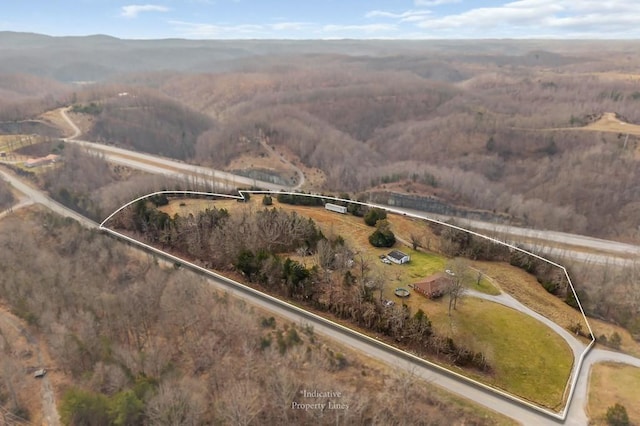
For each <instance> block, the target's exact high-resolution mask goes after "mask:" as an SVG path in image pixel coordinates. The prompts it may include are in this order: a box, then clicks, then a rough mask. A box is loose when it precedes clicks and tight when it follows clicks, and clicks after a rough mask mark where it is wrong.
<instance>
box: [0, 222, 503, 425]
mask: <svg viewBox="0 0 640 426" xmlns="http://www.w3.org/2000/svg"><path fill="white" fill-rule="evenodd" d="M0 231H2V232H0V242H1V246H2V247H13V250H6V251H5V253H4V254H3V256H2V260H1V261H0V264H1V266H2V268H3V269H4V270H7V271H11V273H10V274H2V276H0V289H1V294H2V300H1V302H2V303H3V304H5V306H8V307H9V308H10V309H11V310H12V311H13V312H14V314H15V316H17V317H19V318H21V319H22V320H23V321H18V320H17V318H16V317H15V316H13V315H10V316H9V315H5V314H4V312H5V311H3V310H2V309H0V330H3V334H0V349H4V350H5V351H6V353H8V354H10V355H9V356H5V357H3V365H4V367H5V368H3V369H0V378H1V380H0V395H3V396H5V395H6V397H3V398H2V399H1V400H0V409H2V411H3V412H4V411H5V409H6V410H7V411H12V412H15V413H19V415H20V417H22V418H27V419H29V418H30V419H32V420H33V421H38V420H39V419H41V412H40V404H39V402H40V401H38V400H37V399H36V400H34V399H33V391H34V387H35V388H36V389H37V386H35V385H34V383H33V381H34V380H36V379H34V378H33V377H31V375H30V374H29V375H28V376H26V372H25V371H24V364H32V363H36V362H37V361H36V360H35V354H33V353H30V354H25V353H23V354H22V358H20V357H19V356H14V355H13V354H11V351H10V350H9V346H8V345H11V344H13V343H14V341H13V340H11V339H10V337H11V336H13V332H11V333H10V332H9V331H10V327H9V328H7V332H6V333H4V328H5V324H6V323H5V320H7V321H11V323H17V324H19V325H20V326H21V327H25V328H26V329H28V331H29V333H31V334H33V335H34V336H35V337H38V338H39V339H40V341H41V345H42V347H43V348H45V347H46V349H47V353H48V355H49V356H50V359H49V358H47V361H48V364H47V368H48V370H49V372H48V373H47V380H49V381H50V382H51V384H52V387H53V391H54V395H55V400H56V402H57V406H58V411H59V413H60V416H61V418H62V421H63V423H69V422H71V423H73V424H79V423H80V424H87V423H90V424H94V425H108V424H114V423H115V422H116V420H117V419H126V424H137V425H146V424H149V425H151V424H154V425H155V424H175V423H176V417H177V418H179V419H180V424H185V423H186V424H207V423H210V422H213V421H215V422H216V423H219V424H225V425H226V424H229V425H232V424H239V423H242V424H249V423H251V424H278V423H280V424H307V423H314V424H327V425H328V424H336V422H338V424H354V423H380V424H393V423H398V422H401V421H410V422H411V423H413V424H435V423H440V422H447V423H449V420H450V419H456V423H455V424H460V425H462V424H468V423H470V422H471V423H473V424H477V425H489V424H510V423H508V421H505V419H504V418H502V417H499V416H496V415H495V414H492V413H490V412H487V411H485V410H481V409H478V408H476V407H474V406H472V405H471V404H470V403H469V402H466V401H461V400H459V399H454V398H452V397H450V396H447V395H444V394H443V393H442V392H441V391H439V390H437V389H436V388H434V387H432V386H430V385H428V384H425V383H424V382H422V381H420V380H418V379H416V378H415V377H412V376H411V375H399V374H397V373H395V372H393V371H390V369H389V368H388V367H386V366H384V365H381V364H378V363H373V362H371V360H369V359H368V358H366V357H362V356H361V355H357V354H355V353H354V352H352V351H350V350H349V349H347V348H343V347H341V346H339V345H338V344H336V343H334V342H331V341H327V340H325V339H324V338H323V337H322V336H318V335H316V334H315V333H314V332H313V329H312V328H311V327H302V326H300V325H298V324H289V323H287V322H285V321H284V320H282V319H280V318H275V317H270V316H269V314H267V313H264V312H261V311H258V310H255V309H254V308H252V307H250V306H247V305H246V303H242V302H240V301H238V300H236V299H235V298H234V297H233V296H231V295H229V294H223V293H221V292H219V291H217V290H215V289H214V288H213V287H212V286H211V285H210V284H209V283H208V282H207V281H205V280H204V279H203V278H202V277H200V276H198V275H195V274H193V273H189V272H187V271H184V270H176V269H175V268H173V267H172V266H170V267H167V268H165V267H162V266H159V265H158V264H157V263H155V262H154V261H153V259H152V258H151V257H148V256H147V255H146V254H142V253H139V252H136V251H134V250H132V249H129V248H127V247H126V246H124V245H122V244H120V243H118V242H116V241H114V240H112V239H110V238H108V237H106V236H104V235H100V234H97V233H95V232H93V231H88V230H85V229H82V228H80V227H79V226H78V225H77V224H75V223H73V222H69V221H66V220H63V219H62V218H60V217H57V216H55V215H52V214H49V213H44V212H42V211H37V210H30V211H29V212H28V213H27V214H26V215H22V216H20V217H18V216H13V217H11V218H5V219H3V220H2V221H0ZM54 269H55V271H56V273H55V274H53V275H49V274H47V273H46V272H45V271H52V270H54ZM16 278H19V280H20V282H21V285H20V286H16V285H15V284H16ZM26 295H29V297H25V296H26ZM16 342H17V341H16ZM292 367H293V368H292ZM25 376H26V379H25ZM25 380H29V381H30V382H28V383H25ZM12 389H13V390H14V391H15V392H14V393H12V392H11V390H12ZM304 389H322V390H325V389H331V390H333V391H335V392H340V393H341V395H342V396H341V397H340V398H339V400H335V401H333V402H335V403H340V404H346V405H347V406H348V409H347V408H342V409H339V410H327V411H326V412H325V411H319V410H302V409H299V410H294V409H292V408H291V407H292V402H296V403H325V404H326V403H327V399H326V398H307V399H305V398H304V397H300V396H299V395H300V391H301V390H304ZM370 389H376V391H375V392H370V391H369V390H370ZM425 395H427V396H426V397H425ZM424 416H428V418H429V421H428V422H427V423H424V421H423V419H424ZM118 421H119V420H118Z"/></svg>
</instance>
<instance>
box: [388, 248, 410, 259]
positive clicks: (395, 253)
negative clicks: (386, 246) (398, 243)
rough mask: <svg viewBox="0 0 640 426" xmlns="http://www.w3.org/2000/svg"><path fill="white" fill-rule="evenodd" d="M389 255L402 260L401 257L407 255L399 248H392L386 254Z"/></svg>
mask: <svg viewBox="0 0 640 426" xmlns="http://www.w3.org/2000/svg"><path fill="white" fill-rule="evenodd" d="M387 256H389V257H392V258H394V259H396V260H402V258H403V257H405V256H408V255H407V254H405V253H403V252H401V251H399V250H392V251H390V252H389V254H388V255H387Z"/></svg>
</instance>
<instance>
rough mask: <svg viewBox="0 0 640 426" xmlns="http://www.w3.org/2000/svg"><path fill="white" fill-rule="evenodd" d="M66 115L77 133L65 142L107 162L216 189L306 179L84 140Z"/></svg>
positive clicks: (276, 187)
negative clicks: (248, 172) (274, 178)
mask: <svg viewBox="0 0 640 426" xmlns="http://www.w3.org/2000/svg"><path fill="white" fill-rule="evenodd" d="M60 113H61V114H62V117H63V118H64V119H65V121H66V122H67V123H68V124H69V126H71V128H72V129H73V131H74V132H73V135H71V136H70V137H68V138H65V139H64V141H65V142H68V143H73V144H76V145H79V146H82V147H84V148H85V149H87V150H90V151H93V152H98V153H100V154H102V155H104V157H105V159H106V160H107V161H110V162H112V163H114V164H120V165H123V166H127V167H131V168H134V169H137V170H142V171H145V172H147V173H152V174H160V175H164V176H171V177H174V178H177V179H180V180H189V181H192V180H194V179H195V180H197V181H198V182H206V183H207V184H209V185H210V187H212V188H216V189H217V190H236V189H237V188H238V187H246V188H249V187H260V188H264V189H268V190H271V191H279V190H292V189H297V188H299V187H300V185H302V184H303V183H304V179H301V180H300V182H299V183H298V184H297V185H296V186H295V187H293V188H292V187H288V186H282V185H276V184H273V183H269V182H264V181H259V180H256V179H251V178H248V177H245V176H239V175H235V174H232V173H228V172H223V171H221V170H215V169H211V168H209V167H202V166H196V165H193V164H188V163H184V162H180V161H176V160H172V159H169V158H165V157H160V156H157V155H151V154H146V153H141V152H136V151H131V150H128V149H123V148H118V147H115V146H111V145H104V144H99V143H95V142H91V141H86V140H80V139H78V137H79V136H80V129H79V128H78V126H77V125H76V124H75V123H74V122H73V121H72V120H71V118H69V115H68V114H67V110H66V109H65V108H63V109H61V110H60ZM300 173H302V172H300Z"/></svg>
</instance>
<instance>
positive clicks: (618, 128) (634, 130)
mask: <svg viewBox="0 0 640 426" xmlns="http://www.w3.org/2000/svg"><path fill="white" fill-rule="evenodd" d="M583 129H584V130H593V131H596V132H614V133H622V134H629V135H636V136H640V125H637V124H631V123H625V122H624V121H622V120H620V119H619V118H617V117H616V115H615V114H614V113H612V112H605V113H604V114H602V117H601V118H600V119H599V120H598V121H595V122H593V123H591V124H588V125H587V126H585V127H583Z"/></svg>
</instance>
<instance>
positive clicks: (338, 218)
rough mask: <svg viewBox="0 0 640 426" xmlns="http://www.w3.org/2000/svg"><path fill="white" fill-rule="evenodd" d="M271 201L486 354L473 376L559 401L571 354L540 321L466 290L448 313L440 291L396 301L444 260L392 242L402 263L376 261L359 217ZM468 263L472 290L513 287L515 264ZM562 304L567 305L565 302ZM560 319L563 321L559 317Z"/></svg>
mask: <svg viewBox="0 0 640 426" xmlns="http://www.w3.org/2000/svg"><path fill="white" fill-rule="evenodd" d="M261 203H262V196H261V195H254V196H253V197H252V198H251V200H250V202H249V203H238V202H236V201H235V200H216V201H211V200H189V199H187V200H177V199H176V200H172V201H171V202H170V204H169V205H168V206H164V207H162V210H163V211H165V212H166V213H168V214H170V215H173V214H175V213H178V214H180V215H187V214H190V213H191V214H195V213H197V212H198V211H200V210H202V209H205V208H211V207H212V206H216V207H217V208H225V209H227V210H229V212H230V213H231V214H233V213H234V212H235V211H238V210H240V209H254V210H255V209H262V208H263V206H262V204H261ZM180 204H183V205H182V206H181V205H180ZM274 206H275V207H277V208H282V209H283V210H286V211H295V212H296V213H298V214H300V215H303V216H306V217H310V218H312V219H313V220H314V221H315V222H316V224H317V225H318V226H319V227H320V228H321V229H322V232H323V233H324V234H325V235H326V236H328V237H330V236H332V235H341V236H342V237H343V238H344V239H345V240H346V241H347V243H348V244H350V245H351V246H352V247H354V248H356V250H358V251H360V253H361V254H362V256H363V257H364V259H365V260H366V261H368V263H369V268H370V270H371V271H372V273H374V274H381V275H382V276H384V277H385V281H386V284H385V288H384V289H383V291H382V295H381V296H382V297H383V298H385V299H388V300H392V301H395V302H396V303H398V304H400V303H406V304H407V305H408V306H409V307H410V309H411V312H417V310H418V309H422V310H423V311H425V312H426V313H427V315H428V316H429V318H431V319H432V321H433V324H434V328H435V329H436V330H437V331H438V333H439V334H442V335H445V336H451V337H452V338H455V340H456V341H465V342H466V343H467V344H468V345H469V346H470V347H471V348H472V349H473V350H474V351H482V352H484V353H486V354H487V355H488V357H489V362H490V363H491V364H492V365H494V366H495V370H494V372H493V373H492V374H491V375H489V376H479V375H477V378H479V379H481V380H483V381H485V382H487V383H490V384H492V385H494V386H497V387H500V388H503V389H506V390H507V391H509V392H513V393H515V394H518V395H520V396H522V397H524V398H527V399H529V400H532V401H536V402H538V403H540V404H543V405H545V406H547V407H550V408H553V409H557V408H559V407H560V406H561V405H562V397H563V392H564V386H565V384H566V380H567V378H568V375H569V372H570V369H571V365H572V355H571V351H570V350H569V348H568V346H567V345H566V343H565V342H564V341H563V340H562V338H561V337H560V336H558V335H557V334H555V333H553V332H552V331H551V330H550V329H548V328H547V327H546V326H544V325H543V324H541V323H539V322H538V321H536V320H534V319H532V318H529V317H527V316H526V315H524V314H521V313H519V312H517V311H514V310H512V309H509V308H505V307H502V306H500V305H497V304H493V303H490V302H485V301H481V300H478V299H475V298H472V297H468V298H465V299H464V300H463V301H461V302H460V304H459V305H458V310H457V311H455V312H453V314H452V316H451V317H450V316H449V315H448V301H447V300H448V299H446V297H445V298H443V299H441V300H439V301H431V300H428V299H426V298H424V297H422V296H420V295H418V294H416V293H413V292H412V294H411V296H410V297H409V298H408V299H404V300H401V299H399V298H397V297H396V296H395V295H394V294H393V291H394V289H395V288H397V287H405V288H410V284H412V283H414V282H416V281H418V280H420V279H422V278H425V277H427V276H429V275H431V274H434V273H436V272H441V271H443V270H444V269H445V267H446V264H447V261H448V260H447V259H446V258H445V257H443V256H441V255H439V254H436V253H434V252H424V251H414V250H412V249H411V248H410V247H407V246H405V245H403V244H402V243H397V244H396V248H398V249H399V250H402V251H404V252H405V253H407V254H409V255H411V257H412V260H411V262H410V263H409V264H407V265H396V264H391V265H385V264H383V263H382V262H380V260H379V259H378V256H379V255H381V254H386V253H388V251H389V250H390V249H385V248H374V247H371V246H370V244H369V242H368V236H369V234H370V233H371V232H372V231H373V228H372V227H369V226H367V225H366V224H364V222H363V221H362V219H361V218H357V217H354V216H351V215H341V214H338V213H334V212H330V211H327V210H325V209H323V208H320V207H307V206H292V205H288V204H280V203H278V202H277V201H276V200H275V199H274ZM388 219H389V220H390V222H391V224H392V228H393V229H394V230H395V232H396V233H397V234H398V236H400V237H404V238H406V239H409V235H411V234H412V233H413V234H416V233H419V234H420V235H423V236H424V238H427V239H433V241H435V240H436V237H435V236H434V235H433V234H432V233H431V232H430V231H429V228H428V227H427V226H426V225H425V224H422V223H420V222H419V221H416V220H413V219H409V218H405V217H402V216H396V215H390V216H389V217H388ZM359 256H360V255H357V256H356V259H358V258H359ZM290 257H292V258H294V259H295V260H298V261H300V262H302V263H305V264H307V266H310V264H308V263H309V262H311V261H312V259H311V260H310V258H299V257H297V256H291V255H290ZM488 265H492V264H488ZM473 266H474V267H475V268H477V269H479V270H482V271H483V273H485V274H486V277H487V278H485V279H484V280H483V281H482V283H481V284H482V285H481V286H476V285H475V284H472V286H473V287H474V288H475V289H476V290H479V291H483V292H487V293H492V294H496V293H499V290H498V289H497V288H496V287H497V286H500V287H502V288H505V291H506V289H512V288H513V287H515V286H516V284H514V283H512V282H511V281H510V280H511V279H513V278H514V275H510V273H514V274H515V273H517V272H520V271H519V270H515V268H513V267H511V266H509V265H501V266H502V268H495V269H489V268H488V267H487V264H484V263H482V262H474V263H473ZM522 275H523V276H515V279H516V280H517V279H524V280H526V279H528V278H530V279H531V280H532V282H530V284H531V289H530V291H529V292H525V294H529V293H530V295H529V297H530V298H531V300H532V302H533V303H539V304H541V305H543V304H544V303H545V301H546V299H545V298H544V297H542V298H541V299H536V298H535V297H534V296H537V295H538V294H546V293H545V292H544V290H543V289H542V288H541V287H540V285H539V284H537V282H536V281H535V279H533V278H532V277H529V276H528V275H527V274H526V273H524V272H522ZM490 281H491V282H495V284H496V285H495V286H494V285H493V284H492V283H491V282H490ZM533 285H535V287H533ZM476 287H478V288H476ZM376 296H377V293H376ZM549 296H550V295H549ZM550 297H551V296H550ZM560 303H561V304H562V305H564V304H563V303H562V302H560ZM565 306H566V305H565ZM566 308H567V309H568V310H570V308H569V307H568V306H567V307H566ZM552 319H561V317H560V316H557V315H556V316H555V317H552ZM507 324H508V325H509V326H508V327H507ZM560 324H563V323H562V322H560ZM567 325H569V323H567ZM522 336H534V338H532V339H529V338H526V339H523V338H522ZM507 349H508V350H507ZM533 354H535V356H533ZM532 356H533V358H531V357H532ZM542 370H544V371H547V372H549V374H546V373H545V374H544V375H542V376H540V377H539V379H538V380H536V381H532V380H531V377H533V376H534V375H540V371H542ZM465 374H467V373H465Z"/></svg>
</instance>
